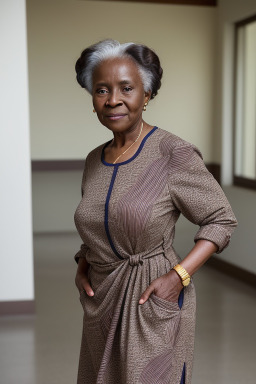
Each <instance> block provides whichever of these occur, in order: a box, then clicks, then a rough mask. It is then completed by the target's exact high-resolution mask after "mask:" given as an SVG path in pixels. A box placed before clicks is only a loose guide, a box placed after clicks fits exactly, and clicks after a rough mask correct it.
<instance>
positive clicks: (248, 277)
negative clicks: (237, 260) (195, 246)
mask: <svg viewBox="0 0 256 384" xmlns="http://www.w3.org/2000/svg"><path fill="white" fill-rule="evenodd" d="M206 265H208V266H209V267H211V268H214V269H217V270H218V271H219V272H222V273H224V274H225V275H228V276H230V277H234V278H235V279H238V280H240V281H242V282H243V283H246V284H248V285H250V286H252V287H254V288H256V274H254V273H252V272H249V271H246V270H245V269H243V268H240V267H237V266H236V265H234V264H231V263H229V262H227V261H224V260H220V259H218V258H217V257H214V256H212V257H211V258H210V259H209V260H208V261H207V263H206Z"/></svg>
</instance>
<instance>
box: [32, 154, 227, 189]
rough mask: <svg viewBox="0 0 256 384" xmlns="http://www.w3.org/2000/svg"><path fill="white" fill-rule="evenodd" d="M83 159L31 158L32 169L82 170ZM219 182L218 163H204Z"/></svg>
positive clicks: (36, 170)
mask: <svg viewBox="0 0 256 384" xmlns="http://www.w3.org/2000/svg"><path fill="white" fill-rule="evenodd" d="M84 162H85V160H32V162H31V163H32V171H33V172H38V171H39V172H40V171H83V169H84ZM206 168H207V169H208V171H210V172H211V173H212V174H213V176H214V177H215V179H216V180H217V181H218V183H219V184H220V165H219V164H215V163H208V164H206Z"/></svg>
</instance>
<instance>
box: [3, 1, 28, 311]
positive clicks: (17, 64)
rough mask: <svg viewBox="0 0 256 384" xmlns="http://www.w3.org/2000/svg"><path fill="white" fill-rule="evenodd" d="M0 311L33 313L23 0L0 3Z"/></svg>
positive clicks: (24, 8)
mask: <svg viewBox="0 0 256 384" xmlns="http://www.w3.org/2000/svg"><path fill="white" fill-rule="evenodd" d="M0 46H1V53H0V68H1V69H0V84H1V87H0V105H1V113H0V175H1V182H0V183H1V188H0V212H1V216H0V217H1V222H0V226H1V230H0V238H1V242H0V314H7V313H25V312H33V308H34V272H33V252H32V219H31V217H32V215H31V174H30V145H29V105H28V66H27V36H26V2H25V0H1V2H0Z"/></svg>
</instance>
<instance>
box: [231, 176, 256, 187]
mask: <svg viewBox="0 0 256 384" xmlns="http://www.w3.org/2000/svg"><path fill="white" fill-rule="evenodd" d="M233 183H234V185H236V186H238V187H243V188H249V189H254V190H256V180H253V179H246V178H245V177H240V176H234V177H233Z"/></svg>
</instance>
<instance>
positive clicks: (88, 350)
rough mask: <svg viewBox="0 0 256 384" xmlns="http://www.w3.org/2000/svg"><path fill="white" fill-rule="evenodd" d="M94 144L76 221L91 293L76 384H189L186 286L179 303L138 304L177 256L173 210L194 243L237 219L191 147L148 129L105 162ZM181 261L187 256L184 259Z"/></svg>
mask: <svg viewBox="0 0 256 384" xmlns="http://www.w3.org/2000/svg"><path fill="white" fill-rule="evenodd" d="M109 143H110V141H109V142H107V143H106V144H103V145H100V146H99V147H97V148H96V149H94V150H93V151H92V152H91V153H89V155H88V156H87V158H86V162H85V169H84V174H83V180H82V200H81V202H80V204H79V205H78V208H77V210H76V213H75V223H76V227H77V230H78V232H79V234H80V236H81V238H82V241H83V244H82V245H81V249H80V251H79V252H78V253H77V254H76V255H75V260H76V261H77V262H78V259H79V257H85V258H86V260H87V261H88V263H89V264H90V268H89V279H90V282H91V285H92V288H93V290H94V292H95V295H94V296H93V297H89V296H87V295H86V293H84V292H82V293H81V296H80V301H81V304H82V307H83V311H84V318H83V333H82V342H81V350H80V360H79V368H78V380H77V383H78V384H101V383H104V384H180V383H182V384H183V383H184V384H185V383H186V384H189V383H191V374H192V361H193V349H194V331H195V307H196V302H195V289H194V285H193V282H192V283H191V284H190V285H189V286H188V287H186V288H184V289H183V290H182V291H181V294H180V297H179V300H178V302H170V301H167V300H164V299H162V298H160V297H158V296H156V295H154V294H152V295H151V296H150V298H149V299H148V301H146V302H145V303H144V304H143V305H139V304H138V302H139V298H140V296H141V294H142V293H143V291H144V290H145V289H146V288H147V286H148V285H149V284H150V283H151V282H152V281H153V280H154V279H156V278H157V277H159V276H161V275H164V274H165V273H167V272H169V271H170V269H171V268H172V267H173V266H174V265H176V264H177V263H178V262H179V261H180V258H179V257H178V255H177V254H176V252H175V250H174V249H173V246H172V244H173V240H174V232H175V223H176V222H177V220H178V218H179V215H180V213H182V214H183V215H184V216H185V217H186V218H187V219H188V220H190V221H191V222H193V223H195V224H197V225H199V230H198V232H197V233H196V236H195V241H196V240H198V239H206V240H210V241H212V242H214V243H215V244H217V246H218V253H219V252H221V251H222V250H223V249H224V248H225V247H226V246H227V245H228V243H229V240H230V236H231V233H232V231H233V229H234V227H235V226H236V224H237V223H236V219H235V217H234V214H233V212H232V210H231V207H230V205H229V203H228V201H227V199H226V197H225V195H224V193H223V191H222V189H221V188H220V186H219V184H218V183H217V182H216V181H215V179H214V178H213V176H212V175H211V174H210V173H209V172H208V171H207V169H206V168H205V165H204V162H203V160H202V156H201V154H200V152H199V151H198V149H197V148H196V147H195V146H193V145H192V144H189V143H187V142H186V141H184V140H182V139H180V138H179V137H177V136H175V135H173V134H171V133H170V132H167V131H165V130H163V129H161V128H157V127H154V128H153V129H152V130H151V131H150V132H149V133H148V134H147V135H146V136H145V137H144V139H143V141H142V143H141V144H140V147H139V148H138V150H137V152H136V153H135V154H134V156H132V157H131V158H130V159H129V160H127V161H124V162H120V163H117V164H110V163H107V162H106V161H105V160H104V155H103V153H104V148H105V147H106V146H107V145H108V144H109ZM184 256H185V255H184Z"/></svg>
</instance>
